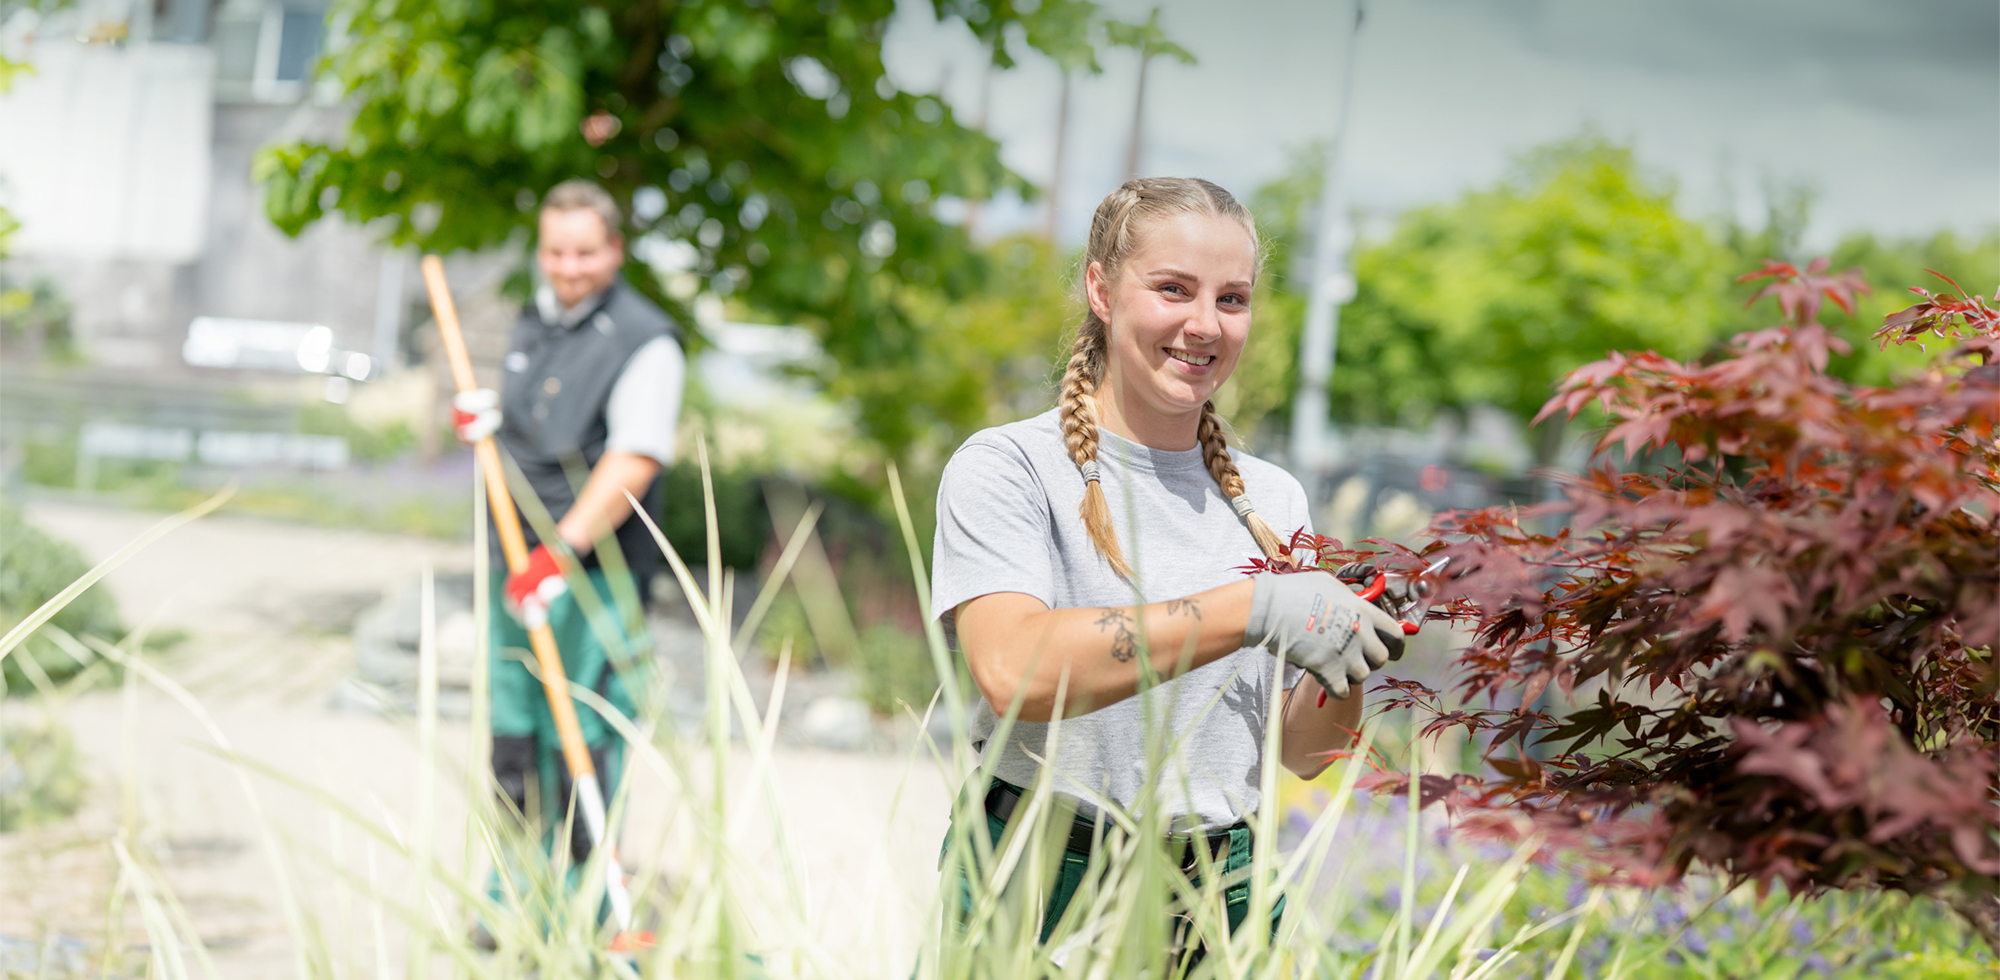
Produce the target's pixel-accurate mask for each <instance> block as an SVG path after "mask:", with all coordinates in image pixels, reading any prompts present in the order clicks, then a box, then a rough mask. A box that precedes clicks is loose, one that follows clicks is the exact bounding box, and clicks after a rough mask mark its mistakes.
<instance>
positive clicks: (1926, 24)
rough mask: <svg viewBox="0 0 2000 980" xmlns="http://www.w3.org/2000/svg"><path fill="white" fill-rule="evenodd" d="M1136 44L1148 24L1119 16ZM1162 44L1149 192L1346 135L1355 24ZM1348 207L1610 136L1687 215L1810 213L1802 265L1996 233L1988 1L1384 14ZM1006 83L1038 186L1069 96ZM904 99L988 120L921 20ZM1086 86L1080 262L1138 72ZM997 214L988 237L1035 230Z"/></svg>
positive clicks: (1395, 10)
mask: <svg viewBox="0 0 2000 980" xmlns="http://www.w3.org/2000/svg"><path fill="white" fill-rule="evenodd" d="M1106 6H1107V7H1108V8H1109V9H1111V10H1112V11H1113V12H1114V14H1115V15H1117V16H1119V17H1121V18H1123V19H1129V20H1142V19H1143V18H1144V16H1145V13H1146V11H1147V10H1149V9H1150V7H1151V4H1150V3H1138V2H1126V0H1110V2H1108V3H1107V4H1106ZM1162 20H1163V23H1164V24H1165V27H1166V30H1167V33H1168V34H1169V35H1170V36H1171V37H1173V38H1174V39H1175V40H1176V41H1178V42H1179V43H1181V44H1182V45H1183V46H1185V47H1187V48H1188V49H1189V50H1191V51H1192V52H1193V53H1194V54H1195V55H1196V56H1197V57H1198V58H1199V59H1200V63H1199V64H1197V65H1195V66H1192V67H1183V66H1181V65H1179V64H1175V63H1173V62H1171V61H1169V60H1167V59H1160V60H1156V61H1155V62H1154V63H1153V69H1152V76H1151V83H1150V85H1149V91H1148V93H1147V106H1146V140H1145V148H1144V162H1143V164H1142V168H1141V169H1142V170H1143V171H1145V172H1147V173H1154V174H1176V175H1198V176H1204V177H1208V178H1210V179H1213V180H1216V181H1217V182H1219V183H1221V184H1223V185H1224V186H1226V187H1229V188H1230V189H1232V190H1234V191H1236V192H1237V193H1239V194H1243V195H1246V196H1247V195H1248V194H1249V193H1250V192H1251V191H1253V190H1254V189H1255V188H1256V187H1257V186H1258V185H1259V184H1261V183H1262V182H1264V181H1266V180H1268V179H1270V178H1271V177H1273V176H1275V175H1276V174H1278V173H1280V172H1281V171H1282V170H1283V168H1284V165H1285V161H1286V159H1287V157H1288V155H1289V153H1290V152H1291V151H1292V150H1294V149H1295V148H1297V147H1300V146H1303V145H1305V144H1306V143H1308V142H1309V141H1311V140H1313V139H1316V138H1323V137H1325V136H1327V135H1329V134H1330V133H1331V132H1332V131H1333V128H1334V123H1335V116H1336V114H1337V113H1336V106H1337V105H1338V92H1339V86H1340V78H1341V73H1340V66H1341V57H1342V52H1343V51H1345V50H1346V45H1347V33H1348V30H1349V25H1350V24H1351V23H1352V21H1353V6H1352V0H1316V2H1314V0H1232V2H1223V0H1166V2H1165V3H1164V6H1163V11H1162ZM1356 44H1357V50H1358V55H1357V60H1356V63H1355V64H1356V72H1355V90H1354V101H1353V113H1354V115H1353V121H1352V124H1351V127H1350V130H1349V142H1348V147H1349V149H1348V157H1347V166H1348V171H1347V172H1348V174H1349V190H1348V194H1349V197H1350V199H1351V200H1352V201H1353V202H1354V204H1355V205H1356V206H1358V207H1360V208H1363V209H1365V210H1368V211H1373V212H1385V213H1386V212H1393V211H1396V210H1400V209H1402V208H1406V207H1409V206H1411V205H1415V204H1424V203H1429V202H1433V201H1440V200H1447V199H1450V198H1452V197H1454V196H1455V195H1457V194H1458V193H1460V192H1462V191H1464V190H1466V189H1468V188H1470V187H1475V186H1480V185H1484V184H1488V183H1491V182H1492V181H1494V180H1495V179H1496V178H1498V177H1500V176H1501V175H1503V174H1504V173H1505V172H1506V169H1507V167H1508V164H1509V161H1510V160H1512V159H1513V158H1514V157H1515V156H1516V155H1517V154H1519V153H1520V152H1521V151H1523V150H1525V149H1528V148H1530V147H1533V146H1536V145H1538V144H1542V143H1546V142H1549V141H1551V140H1557V139H1563V138H1567V137H1571V136H1574V135H1576V134H1578V133H1580V132H1582V131H1583V130H1584V129H1585V128H1586V127H1588V126H1595V127H1596V128H1597V129H1598V130H1600V131H1601V132H1603V133H1605V134H1606V135H1608V136H1610V137H1612V138H1614V139H1617V140H1620V141H1623V142H1628V143H1630V144H1631V145H1633V146H1634V147H1635V148H1636V150H1637V152H1638V155H1639V158H1640V160H1641V161H1642V163H1643V164H1644V165H1645V166H1647V167H1648V168H1649V169H1651V170H1652V171H1653V172H1654V173H1656V174H1657V175H1659V176H1660V177H1662V178H1664V179H1668V180H1671V181H1673V182H1674V183H1675V184H1676V186H1678V187H1679V189H1680V194H1681V197H1682V200H1683V202H1684V204H1685V209H1686V210H1688V211H1690V212H1691V213H1695V214H1701V215H1719V214H1722V213H1725V212H1727V211H1729V210H1731V209H1733V210H1734V211H1735V212H1736V213H1737V214H1739V215H1740V216H1742V217H1743V218H1745V219H1751V220H1753V221H1754V220H1758V219H1761V216H1762V214H1763V207H1764V206H1763V203H1762V200H1763V199H1762V196H1761V193H1760V192H1761V189H1762V188H1763V187H1764V186H1767V185H1769V184H1772V183H1774V182H1775V183H1777V184H1783V185H1792V184H1799V183H1804V184H1806V185H1809V186H1810V187H1812V188H1813V189H1814V191H1815V192H1816V193H1817V203H1816V205H1815V208H1814V225H1813V227H1812V228H1811V229H1810V230H1809V232H1808V236H1807V237H1808V244H1818V245H1824V244H1825V243H1827V242H1829V241H1831V240H1832V239H1833V238H1834V237H1836V236H1837V235H1838V234H1840V233H1842V232H1846V231H1850V230H1869V231H1875V232H1879V233H1886V234H1891V235H1905V234H1922V233H1928V232H1931V231H1934V230H1936V229H1939V228H1946V227H1950V228H1958V229H1961V230H1965V231H1969V232H1980V231H1983V230H1986V229H1989V228H1992V227H1994V226H1995V225H1996V224H2000V3H1996V2H1995V0H1674V2H1638V0H1371V2H1369V3H1368V4H1367V16H1366V18H1365V20H1364V23H1363V25H1362V27H1361V32H1360V34H1359V36H1358V38H1357V41H1356ZM1014 50H1016V51H1017V53H1019V54H1017V56H1018V57H1019V59H1020V61H1021V65H1020V67H1018V68H1016V69H1014V70H1012V71H1009V72H1004V73H997V74H995V75H994V77H993V92H992V112H991V117H990V120H989V123H988V125H989V130H990V132H992V133H993V135H994V136H995V137H996V138H997V139H999V140H1000V141H1001V143H1002V146H1003V156H1004V158H1005V160H1006V162H1007V164H1008V165H1009V166H1011V167H1013V168H1014V169H1015V170H1016V171H1017V172H1019V173H1021V174H1022V175H1024V176H1026V177H1027V178H1029V179H1030V180H1033V181H1036V182H1038V183H1042V182H1046V181H1047V179H1048V177H1049V175H1050V173H1051V171H1052V166H1053V155H1054V145H1055V125H1056V101H1057V74H1056V70H1055V68H1054V66H1053V65H1052V64H1050V63H1049V62H1048V61H1047V60H1046V59H1043V58H1041V57H1040V56H1038V55H1035V54H1033V53H1032V52H1026V48H1025V46H1024V45H1018V44H1017V45H1016V46H1015V49H1014ZM886 60H887V61H888V65H889V70H890V74H891V78H892V79H893V80H894V81H896V83H897V84H898V85H899V86H901V87H903V88H904V89H906V90H912V91H937V90H939V88H940V87H942V89H943V92H944V95H945V98H946V99H947V100H948V101H949V102H950V103H951V104H952V106H953V108H954V110H955V111H956V112H957V113H958V114H959V118H960V119H961V120H962V121H966V122H975V121H977V116H978V104H979V88H980V85H981V75H982V74H983V72H982V70H981V66H982V65H983V63H984V59H983V56H982V55H981V53H980V51H979V48H978V45H977V44H976V43H975V42H974V41H973V39H972V36H971V34H970V33H969V32H968V31H966V30H965V28H964V26H963V25H962V24H960V23H958V22H956V21H948V22H944V23H938V22H936V21H934V20H933V19H932V17H931V15H930V4H929V3H928V2H922V0H918V2H914V3H912V2H910V0H905V2H904V8H903V10H902V11H901V12H900V13H899V14H898V17H897V20H896V22H895V25H894V26H893V28H892V30H891V32H890V35H889V39H888V42H887V53H886ZM1104 69H1105V70H1104V73H1103V74H1102V75H1099V76H1096V77H1091V78H1086V79H1083V80H1081V81H1080V82H1079V83H1078V84H1077V85H1076V86H1075V87H1074V90H1073V92H1074V94H1073V99H1074V101H1073V103H1072V106H1071V115H1070V142H1069V150H1068V157H1069V159H1068V173H1067V174H1066V177H1065V180H1064V182H1063V183H1064V187H1063V189H1062V201H1063V207H1062V218H1061V234H1062V237H1063V238H1064V239H1065V240H1067V241H1071V242H1077V241H1081V239H1082V237H1083V235H1084V232H1085V230H1086V229H1087V227H1088V223H1089V212H1090V209H1091V208H1092V207H1094V206H1095V205H1096V203H1097V201H1098V200H1099V199H1100V198H1102V197H1103V195H1104V194H1106V193H1107V192H1109V191H1110V190H1112V189H1113V188H1115V187H1116V186H1117V185H1118V183H1119V182H1120V181H1121V180H1122V179H1123V178H1124V166H1125V154H1126V146H1127V143H1128V141H1129V139H1130V134H1131V116H1132V101H1133V94H1134V91H1135V88H1136V82H1137V58H1136V57H1135V56H1133V55H1131V54H1129V53H1127V52H1123V51H1117V52H1111V53H1109V54H1107V55H1106V56H1105V58H1104ZM1041 220H1042V217H1041V211H1040V209H1039V206H1034V207H1022V206H1020V205H1018V204H1016V205H1013V206H1011V207H1009V206H1004V205H1003V206H999V207H994V208H991V209H989V210H988V212H987V216H986V217H985V218H983V219H982V221H983V223H984V225H985V228H984V229H983V230H986V231H997V230H1002V229H1004V228H1005V227H1019V226H1023V225H1027V226H1033V225H1038V224H1039V223H1040V221H1041Z"/></svg>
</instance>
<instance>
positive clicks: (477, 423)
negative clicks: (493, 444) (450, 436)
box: [451, 388, 500, 446]
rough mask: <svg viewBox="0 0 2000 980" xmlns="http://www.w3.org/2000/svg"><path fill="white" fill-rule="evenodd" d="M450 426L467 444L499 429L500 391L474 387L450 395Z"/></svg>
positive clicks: (471, 443)
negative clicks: (470, 389)
mask: <svg viewBox="0 0 2000 980" xmlns="http://www.w3.org/2000/svg"><path fill="white" fill-rule="evenodd" d="M451 428H452V431H454V432H457V433H458V441H459V442H462V443H465V444H466V445H468V446H470V445H473V444H475V443H477V442H479V440H481V439H484V438H486V437H488V436H491V435H492V434H493V433H495V432H498V431H500V393H499V392H497V391H494V390H493V389H491V388H475V389H473V390H472V391H461V392H459V393H458V394H456V395H453V396H451Z"/></svg>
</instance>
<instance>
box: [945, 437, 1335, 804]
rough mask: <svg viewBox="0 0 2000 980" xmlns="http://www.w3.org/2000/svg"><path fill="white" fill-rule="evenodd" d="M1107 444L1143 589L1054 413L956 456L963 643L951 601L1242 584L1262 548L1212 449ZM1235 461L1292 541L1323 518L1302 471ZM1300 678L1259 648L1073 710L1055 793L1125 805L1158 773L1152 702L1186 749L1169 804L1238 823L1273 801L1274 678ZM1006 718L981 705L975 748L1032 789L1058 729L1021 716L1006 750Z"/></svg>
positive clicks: (1089, 600)
mask: <svg viewBox="0 0 2000 980" xmlns="http://www.w3.org/2000/svg"><path fill="white" fill-rule="evenodd" d="M1098 446H1099V449H1098V463H1099V467H1100V470H1101V480H1102V484H1103V489H1104V493H1105V497H1106V499H1107V500H1108V501H1109V502H1110V504H1111V511H1112V524H1113V525H1114V526H1115V527H1116V528H1117V530H1118V542H1119V545H1120V546H1121V547H1122V548H1123V549H1124V552H1125V557H1126V559H1127V560H1128V561H1130V562H1131V564H1132V568H1133V571H1134V580H1135V581H1134V582H1127V581H1125V580H1123V579H1121V578H1119V577H1118V575H1117V573H1115V572H1113V571H1112V570H1111V566H1110V564H1109V563H1107V562H1106V561H1105V560H1104V558H1103V557H1102V556H1100V555H1099V554H1098V553H1097V550H1096V548H1094V547H1093V546H1092V545H1091V542H1090V534H1089V532H1088V531H1086V530H1085V529H1084V526H1083V519H1082V518H1081V517H1078V516H1077V507H1078V505H1080V504H1081V503H1082V502H1083V488H1084V484H1083V477H1082V476H1081V475H1079V474H1078V472H1077V468H1076V464H1075V463H1073V462H1071V461H1070V458H1069V452H1068V450H1067V449H1066V448H1065V447H1064V445H1063V439H1062V429H1061V425H1060V421H1059V419H1058V416H1057V413H1056V412H1055V411H1053V410H1052V411H1049V412H1046V413H1044V414H1042V415H1038V416H1035V417H1034V418H1031V419H1026V420H1023V421H1020V422H1014V423H1010V424H1008V425H1003V426H999V427H996V428H992V429H987V430H985V431H983V432H980V433H978V434H976V435H974V436H973V437H972V438H970V439H967V440H966V441H965V445H963V446H960V447H959V449H958V452H956V453H954V454H953V455H952V458H951V462H950V463H948V464H947V465H946V466H945V470H944V481H943V483H942V485H940V486H939V488H938V510H937V521H938V523H937V544H936V548H935V550H934V554H933V559H932V563H933V567H932V572H931V579H932V584H931V597H932V601H933V602H934V603H935V609H936V610H937V613H938V615H939V616H940V617H941V618H942V620H943V623H944V627H945V632H946V635H947V636H948V637H951V638H952V643H953V645H954V646H956V645H957V641H956V636H955V632H956V631H955V630H954V628H953V627H954V623H953V622H952V615H951V614H952V610H953V609H955V608H956V607H957V606H958V605H959V604H960V603H963V602H965V601H967V600H970V599H976V598H978V597H980V596H983V595H990V594H992V593H995V592H1021V593H1025V594H1027V595H1031V596H1034V597H1035V598H1037V599H1040V600H1042V601H1043V602H1045V603H1048V606H1049V608H1051V609H1062V608H1071V607H1078V606H1105V607H1117V606H1131V605H1134V604H1135V601H1144V602H1164V601H1166V600H1168V599H1177V598H1180V597H1183V596H1189V595H1193V594H1195V593H1198V592H1204V591H1207V590H1209V589H1212V588H1215V587H1217V586H1220V585H1227V584H1229V583H1231V582H1235V581H1237V580H1239V579H1241V578H1242V577H1243V572H1242V571H1241V570H1240V566H1243V565H1246V564H1248V563H1249V561H1250V559H1251V558H1255V557H1260V556H1261V555H1262V552H1260V551H1259V550H1258V549H1257V542H1256V541H1255V540H1254V539H1253V538H1251V537H1250V531H1249V529H1248V528H1246V527H1244V525H1243V522H1242V520H1241V519H1239V518H1238V517H1237V516H1236V512H1235V511H1234V510H1232V509H1231V508H1230V506H1229V500H1228V499H1227V498H1225V497H1224V496H1223V495H1222V489H1221V488H1220V487H1219V486H1217V485H1216V482H1215V478H1214V477H1212V476H1210V475H1209V472H1208V467H1207V466H1206V465H1205V464H1204V463H1203V462H1202V458H1201V449H1200V448H1199V447H1196V448H1194V449H1190V450H1187V451H1185V452H1170V451H1166V450H1159V449H1151V448H1148V447H1146V446H1142V445H1139V444H1138V443H1135V442H1130V441H1128V440H1125V439H1121V438H1119V437H1118V436H1115V435H1112V434H1111V433H1109V432H1103V431H1102V430H1100V432H1099V443H1098ZM1231 456H1232V457H1233V458H1234V459H1235V460H1236V468H1237V470H1238V472H1240V473H1241V474H1242V476H1243V482H1244V485H1245V487H1246V489H1247V492H1248V494H1249V497H1250V499H1251V501H1252V502H1253V503H1255V505H1256V506H1257V512H1258V513H1259V514H1260V515H1262V516H1263V517H1264V519H1265V520H1267V521H1269V522H1270V524H1271V526H1272V527H1273V528H1274V529H1276V530H1277V532H1278V535H1279V536H1280V537H1281V538H1289V537H1290V535H1291V533H1292V532H1293V531H1295V530H1298V529H1299V528H1301V527H1309V526H1310V519H1309V517H1308V514H1307V508H1306V495H1305V490H1304V489H1303V488H1301V487H1300V486H1299V482H1298V481H1297V480H1295V479H1293V478H1292V476H1291V474H1289V473H1286V472H1285V471H1284V470H1281V469H1279V468H1278V467H1276V466H1273V465H1271V464H1269V463H1266V462H1264V461H1263V460H1260V459H1257V458H1256V457H1253V456H1249V455H1246V454H1243V453H1237V452H1232V453H1231ZM1135 583H1136V585H1137V588H1138V593H1139V595H1137V596H1135V595H1134V585H1135ZM1281 668H1282V669H1281ZM1301 674H1302V672H1301V671H1299V670H1298V669H1297V668H1295V667H1288V666H1284V665H1282V664H1281V663H1280V662H1279V661H1278V659H1277V658H1276V657H1273V656H1272V655H1271V654H1270V653H1268V652H1265V651H1264V650H1261V649H1257V648H1254V647H1248V648H1244V649H1241V650H1238V651H1236V652H1235V653H1232V654H1230V655H1228V656H1226V657H1223V658H1222V659H1220V660H1217V661H1215V662H1214V663H1211V664H1208V665H1207V666H1204V667H1201V668H1199V669H1197V670H1193V671H1190V672H1188V673H1187V674H1184V675H1182V676H1180V677H1177V678H1175V679H1173V680H1171V681H1168V682H1167V683H1165V684H1162V685H1160V686H1158V687H1156V688H1154V689H1152V690H1151V691H1148V692H1146V693H1144V694H1142V695H1139V696H1137V697H1131V698H1126V699H1125V700H1123V701H1119V702H1117V703H1115V704H1111V705H1107V706H1105V707H1103V708H1100V709H1098V710H1096V711H1093V712H1091V713H1089V714H1085V715H1081V716H1078V717H1075V718H1067V719H1064V720H1063V722H1062V723H1061V724H1062V729H1061V733H1060V735H1059V736H1058V739H1057V753H1058V754H1057V756H1056V757H1055V758H1054V759H1053V760H1052V762H1053V764H1054V765H1055V767H1056V770H1057V778H1056V789H1057V791H1058V792H1062V793H1064V794H1065V795H1074V796H1078V797H1079V798H1080V799H1082V800H1084V801H1086V802H1085V803H1084V804H1083V805H1082V806H1081V807H1080V809H1081V810H1082V811H1083V812H1085V813H1089V812H1092V808H1091V807H1090V806H1089V805H1088V803H1087V800H1088V799H1089V797H1090V796H1091V795H1093V794H1096V795H1102V796H1103V797H1105V798H1108V799H1111V800H1114V801H1116V802H1117V803H1118V804H1119V805H1120V806H1126V807H1129V806H1131V805H1132V803H1133V802H1134V801H1135V800H1138V799H1139V798H1140V795H1141V790H1142V788H1143V785H1144V782H1145V780H1146V779H1147V772H1146V751H1145V734H1144V732H1145V727H1146V717H1147V715H1148V713H1149V711H1148V708H1149V707H1150V714H1151V715H1152V717H1154V718H1157V719H1165V721H1166V723H1167V726H1168V730H1169V731H1171V732H1172V733H1173V736H1174V737H1175V739H1176V740H1177V741H1178V742H1179V746H1178V751H1177V752H1176V753H1175V754H1174V756H1173V757H1172V758H1171V759H1169V760H1168V762H1167V768H1166V769H1165V770H1164V771H1163V772H1162V773H1161V774H1160V777H1161V778H1162V779H1163V780H1164V781H1163V783H1162V790H1161V794H1162V795H1161V798H1164V799H1174V798H1179V797H1183V796H1184V797H1185V798H1184V799H1181V800H1180V802H1178V804H1177V805H1176V806H1175V807H1174V812H1175V821H1176V823H1177V824H1178V825H1179V826H1180V827H1182V828H1204V829H1214V828H1219V827H1225V826H1228V825H1229V824H1232V823H1235V822H1236V821H1238V820H1241V819H1243V818H1245V817H1247V816H1248V815H1250V814H1252V813H1254V812H1256V810H1257V808H1258V806H1259V805H1260V804H1261V802H1262V800H1261V799H1260V791H1259V788H1258V787H1259V777H1260V767H1261V765H1262V761H1263V744H1264V742H1263V740H1264V722H1265V719H1266V717H1267V709H1268V706H1269V704H1270V703H1271V693H1272V691H1271V685H1272V684H1273V683H1274V682H1275V683H1279V684H1282V685H1283V686H1284V687H1285V688H1287V689H1289V688H1290V687H1291V686H1292V685H1293V684H1295V683H1297V682H1298V679H1299V677H1300V676H1301ZM1218 694H1219V695H1220V696H1219V697H1218ZM1148 701H1150V702H1151V703H1150V706H1148V705H1146V704H1144V703H1142V702H1148ZM1005 708H1006V706H1005V705H1001V706H1000V709H1001V710H1005ZM997 720H998V719H997V716H996V715H995V709H994V706H992V705H990V704H987V703H986V702H985V700H984V699H982V700H981V701H980V703H979V705H978V707H977V708H976V710H975V712H974V715H973V719H972V732H971V735H972V740H973V744H974V745H975V746H976V747H978V748H979V749H980V751H981V753H982V754H990V753H992V752H996V751H998V752H1001V753H1002V754H1001V756H1000V758H999V759H998V760H997V762H995V763H994V765H993V773H994V775H996V776H999V777H1000V778H1001V779H1005V780H1007V781H1008V782H1010V783H1014V784H1016V785H1023V786H1025V785H1027V784H1029V783H1030V782H1032V781H1033V780H1034V779H1035V776H1036V772H1037V768H1038V767H1037V763H1036V762H1035V761H1034V760H1033V759H1032V758H1030V757H1029V755H1028V753H1033V754H1034V755H1035V756H1038V757H1043V758H1047V755H1048V754H1047V751H1046V745H1047V739H1048V732H1049V728H1050V727H1051V726H1050V725H1048V724H1046V723H1028V722H1017V723H1016V724H1015V725H1014V728H1013V731H1012V732H1011V733H1010V735H1009V736H1008V741H1007V744H1006V745H1005V746H997V745H990V744H987V742H988V740H989V739H990V737H991V736H992V734H993V732H994V730H995V728H996V723H997ZM1183 787H1185V788H1184V789H1183Z"/></svg>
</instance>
